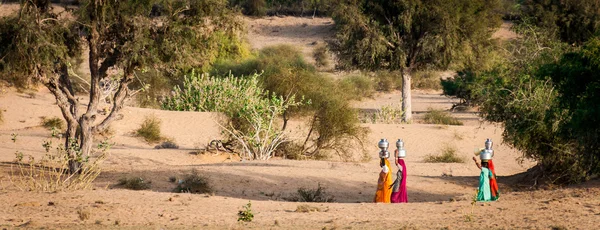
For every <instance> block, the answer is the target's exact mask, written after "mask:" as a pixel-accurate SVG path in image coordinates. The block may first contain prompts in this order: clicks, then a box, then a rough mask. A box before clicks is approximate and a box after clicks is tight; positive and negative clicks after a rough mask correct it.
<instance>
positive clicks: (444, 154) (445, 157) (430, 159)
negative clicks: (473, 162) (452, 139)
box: [425, 145, 465, 163]
mask: <svg viewBox="0 0 600 230" xmlns="http://www.w3.org/2000/svg"><path fill="white" fill-rule="evenodd" d="M456 152H457V150H456V147H454V146H450V145H444V147H442V149H441V153H440V154H439V155H427V156H425V162H427V163H465V160H464V159H463V158H461V157H459V156H457V155H456Z"/></svg>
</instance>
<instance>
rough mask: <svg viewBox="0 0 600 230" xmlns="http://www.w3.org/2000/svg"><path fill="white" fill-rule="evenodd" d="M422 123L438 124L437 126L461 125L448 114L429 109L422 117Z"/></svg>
mask: <svg viewBox="0 0 600 230" xmlns="http://www.w3.org/2000/svg"><path fill="white" fill-rule="evenodd" d="M423 121H424V122H425V123H426V124H438V125H463V123H462V122H461V121H459V120H458V119H456V118H454V117H452V115H450V114H449V113H448V112H444V111H441V110H435V109H431V108H430V109H429V111H428V112H427V113H426V114H425V117H423Z"/></svg>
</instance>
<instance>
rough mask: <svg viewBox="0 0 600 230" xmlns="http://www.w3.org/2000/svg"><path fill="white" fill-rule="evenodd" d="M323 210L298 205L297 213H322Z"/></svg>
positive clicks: (306, 205)
mask: <svg viewBox="0 0 600 230" xmlns="http://www.w3.org/2000/svg"><path fill="white" fill-rule="evenodd" d="M320 211H321V209H319V208H318V207H314V206H310V205H308V204H303V205H298V207H296V212H304V213H307V212H320Z"/></svg>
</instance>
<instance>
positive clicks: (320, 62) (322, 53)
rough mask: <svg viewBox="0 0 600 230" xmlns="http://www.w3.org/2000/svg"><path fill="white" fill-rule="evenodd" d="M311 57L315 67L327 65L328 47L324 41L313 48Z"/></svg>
mask: <svg viewBox="0 0 600 230" xmlns="http://www.w3.org/2000/svg"><path fill="white" fill-rule="evenodd" d="M313 58H314V59H315V65H316V66H317V67H328V66H329V49H328V48H327V45H326V44H325V43H321V44H318V45H317V46H316V47H315V49H314V50H313Z"/></svg>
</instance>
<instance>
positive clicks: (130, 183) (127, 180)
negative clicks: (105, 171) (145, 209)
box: [117, 177, 152, 190]
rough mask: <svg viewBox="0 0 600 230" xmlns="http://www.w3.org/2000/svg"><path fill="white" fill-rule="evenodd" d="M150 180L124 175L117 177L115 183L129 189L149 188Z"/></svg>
mask: <svg viewBox="0 0 600 230" xmlns="http://www.w3.org/2000/svg"><path fill="white" fill-rule="evenodd" d="M151 184H152V182H150V181H146V180H144V178H141V177H124V178H121V179H119V183H118V184H117V185H119V186H122V187H123V188H126V189H130V190H146V189H150V187H151Z"/></svg>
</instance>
